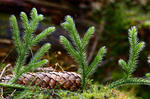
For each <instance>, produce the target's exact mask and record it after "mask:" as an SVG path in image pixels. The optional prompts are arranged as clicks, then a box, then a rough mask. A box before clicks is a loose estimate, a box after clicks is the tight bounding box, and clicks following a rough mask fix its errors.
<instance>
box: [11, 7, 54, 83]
mask: <svg viewBox="0 0 150 99" xmlns="http://www.w3.org/2000/svg"><path fill="white" fill-rule="evenodd" d="M20 17H21V20H22V26H23V28H24V36H23V40H21V38H20V36H19V28H18V24H17V20H16V17H15V16H14V15H12V16H11V17H10V21H11V26H12V29H13V41H14V44H15V46H16V48H17V52H18V58H17V61H16V65H15V68H14V77H13V78H12V80H10V82H9V83H10V84H12V83H14V82H15V81H16V80H17V79H18V78H19V77H20V76H21V75H22V74H23V73H26V72H28V71H31V70H33V69H35V68H37V67H39V66H41V65H44V64H46V63H47V62H48V61H47V60H45V59H44V60H40V59H41V57H42V56H43V55H44V53H45V52H47V51H48V50H49V49H50V44H49V43H48V44H45V45H43V46H42V47H41V49H40V50H39V51H38V52H37V53H36V54H35V56H34V57H33V58H32V59H31V61H30V62H29V63H28V64H27V66H24V65H25V60H26V57H27V55H28V52H29V50H30V48H31V47H32V46H33V45H35V44H36V43H38V42H39V41H41V40H42V39H44V38H45V37H46V36H47V35H49V34H51V33H52V32H53V31H54V30H55V27H49V28H47V29H45V30H44V31H43V32H41V33H40V34H39V35H37V36H35V37H34V36H33V32H34V31H35V30H36V28H37V25H38V24H39V22H40V21H42V20H43V19H44V17H43V15H41V14H39V15H38V13H37V10H36V9H35V8H33V9H32V11H31V13H30V17H31V20H29V19H28V17H27V15H26V13H24V12H21V14H20Z"/></svg>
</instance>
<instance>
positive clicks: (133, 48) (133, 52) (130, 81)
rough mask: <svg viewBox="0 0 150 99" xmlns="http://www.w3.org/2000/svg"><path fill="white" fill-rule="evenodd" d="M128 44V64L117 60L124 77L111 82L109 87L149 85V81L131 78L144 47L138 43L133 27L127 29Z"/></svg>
mask: <svg viewBox="0 0 150 99" xmlns="http://www.w3.org/2000/svg"><path fill="white" fill-rule="evenodd" d="M129 43H130V55H129V60H128V62H125V61H124V60H123V59H120V60H119V65H120V66H121V67H122V69H123V70H124V73H125V76H124V77H123V78H122V79H120V80H117V81H115V82H112V83H111V84H110V85H109V87H110V88H114V87H119V86H122V85H141V84H145V85H150V80H148V79H146V78H145V79H143V78H136V77H133V75H132V74H133V72H134V71H135V69H136V68H137V59H138V56H139V53H140V52H141V51H142V50H143V48H144V47H145V43H144V42H139V41H138V38H137V29H136V27H135V26H133V27H132V28H131V29H129Z"/></svg>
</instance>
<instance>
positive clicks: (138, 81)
mask: <svg viewBox="0 0 150 99" xmlns="http://www.w3.org/2000/svg"><path fill="white" fill-rule="evenodd" d="M124 85H150V80H148V79H143V78H128V79H120V80H117V81H115V82H112V83H111V84H110V85H109V88H115V87H120V86H124Z"/></svg>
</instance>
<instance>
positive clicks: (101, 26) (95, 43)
mask: <svg viewBox="0 0 150 99" xmlns="http://www.w3.org/2000/svg"><path fill="white" fill-rule="evenodd" d="M103 30H104V22H103V23H101V24H100V29H99V32H98V33H97V35H100V34H101V33H102V32H103ZM97 35H95V40H94V42H93V46H92V50H91V52H90V54H89V57H88V63H90V62H91V60H92V58H93V55H94V52H95V50H96V47H97V44H98V40H99V37H98V36H97Z"/></svg>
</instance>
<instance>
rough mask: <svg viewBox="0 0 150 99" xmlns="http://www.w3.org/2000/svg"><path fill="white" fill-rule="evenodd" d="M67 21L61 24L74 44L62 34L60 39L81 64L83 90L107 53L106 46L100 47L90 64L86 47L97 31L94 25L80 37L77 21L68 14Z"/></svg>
mask: <svg viewBox="0 0 150 99" xmlns="http://www.w3.org/2000/svg"><path fill="white" fill-rule="evenodd" d="M65 20H66V21H65V22H64V23H62V24H61V25H62V26H63V27H64V29H66V30H67V31H68V32H69V33H70V38H71V40H72V41H73V45H74V46H75V47H73V45H72V44H71V43H70V42H69V41H68V40H67V38H66V37H64V36H60V41H61V43H62V44H63V45H64V47H65V48H66V50H67V51H68V53H69V54H70V55H71V56H72V57H73V58H74V59H75V60H76V62H77V63H78V64H79V66H80V67H79V70H80V73H81V75H82V89H83V91H84V90H85V89H86V84H87V78H88V77H89V76H90V75H91V74H92V73H93V72H94V70H95V69H96V67H97V66H98V64H99V62H100V61H101V60H102V58H103V56H104V54H105V53H106V48H105V46H104V47H102V48H100V49H99V51H98V54H97V56H96V57H95V59H94V60H93V61H92V63H91V64H90V65H89V64H88V63H87V60H86V59H87V56H86V53H85V52H86V50H85V47H86V45H87V44H88V42H89V39H90V37H91V36H92V34H93V33H94V31H95V28H94V27H90V28H89V29H88V30H87V32H86V34H85V35H84V37H83V38H80V36H79V33H78V31H77V29H76V27H75V23H74V21H73V19H72V17H71V16H69V15H68V16H66V18H65Z"/></svg>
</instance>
